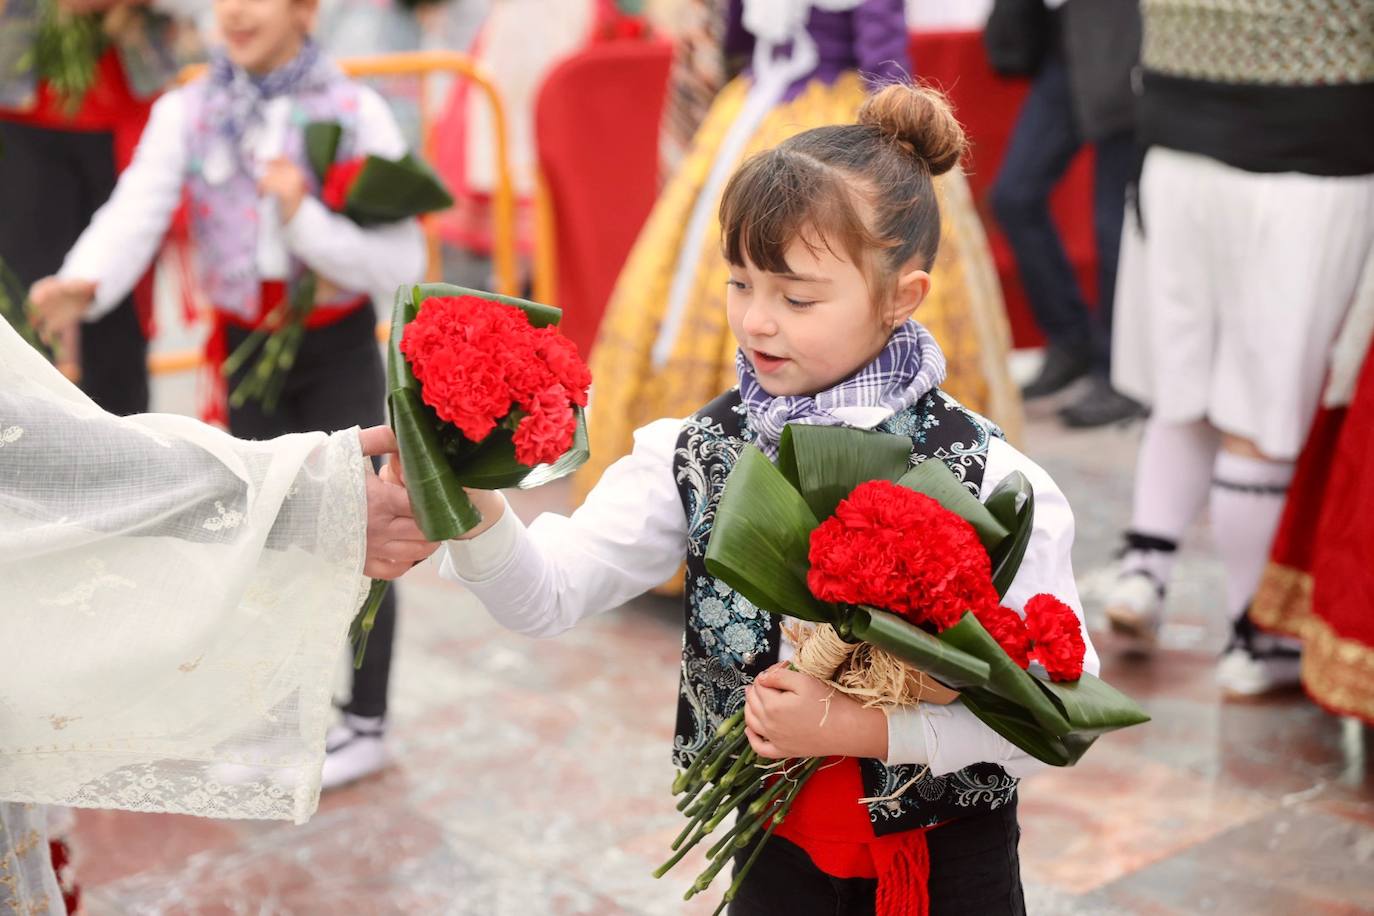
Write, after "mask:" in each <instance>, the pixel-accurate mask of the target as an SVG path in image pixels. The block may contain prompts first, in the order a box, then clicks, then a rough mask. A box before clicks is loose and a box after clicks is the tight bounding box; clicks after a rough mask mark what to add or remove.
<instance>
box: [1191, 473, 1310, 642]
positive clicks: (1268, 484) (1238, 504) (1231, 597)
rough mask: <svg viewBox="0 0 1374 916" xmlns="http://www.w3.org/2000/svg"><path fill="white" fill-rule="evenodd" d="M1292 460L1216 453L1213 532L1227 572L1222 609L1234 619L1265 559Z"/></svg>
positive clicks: (1280, 511)
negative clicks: (1224, 599) (1224, 602)
mask: <svg viewBox="0 0 1374 916" xmlns="http://www.w3.org/2000/svg"><path fill="white" fill-rule="evenodd" d="M1292 479H1293V463H1292V462H1289V461H1268V460H1265V459H1262V458H1247V457H1245V456H1242V455H1235V454H1232V453H1230V452H1222V453H1221V454H1219V455H1217V463H1216V472H1215V475H1214V477H1213V481H1212V500H1211V513H1212V531H1213V534H1214V537H1215V540H1216V547H1217V553H1218V554H1220V555H1221V563H1222V566H1223V567H1224V568H1225V570H1226V610H1227V613H1228V614H1229V615H1230V619H1231V620H1232V622H1234V621H1235V620H1236V619H1237V618H1239V617H1240V616H1241V614H1243V613H1244V612H1245V609H1246V608H1247V607H1249V605H1250V601H1251V600H1252V599H1253V598H1254V597H1255V590H1256V589H1257V588H1258V587H1259V583H1260V577H1261V576H1262V575H1263V574H1264V567H1265V564H1266V563H1267V562H1268V561H1269V550H1270V548H1271V547H1272V546H1273V543H1274V532H1276V531H1277V530H1278V527H1279V517H1280V516H1281V515H1282V514H1283V504H1284V500H1285V499H1286V498H1287V496H1288V484H1289V482H1290V481H1292Z"/></svg>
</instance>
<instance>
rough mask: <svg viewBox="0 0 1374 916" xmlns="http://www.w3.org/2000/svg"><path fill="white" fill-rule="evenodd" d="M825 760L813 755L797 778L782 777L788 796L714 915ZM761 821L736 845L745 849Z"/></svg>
mask: <svg viewBox="0 0 1374 916" xmlns="http://www.w3.org/2000/svg"><path fill="white" fill-rule="evenodd" d="M824 762H825V758H823V757H813V758H812V759H811V760H809V761H808V762H807V764H806V766H805V767H804V768H803V769H802V771H801V773H800V774H799V775H798V776H797V777H796V779H795V780H793V779H789V778H788V777H786V776H784V777H783V778H782V780H781V781H783V782H786V783H788V785H789V789H788V792H787V797H786V798H784V799H783V800H782V803H781V804H779V805H778V806H777V810H776V811H774V812H773V813H772V823H770V824H769V825H768V829H767V830H766V831H764V834H763V837H762V838H760V839H759V842H758V845H756V846H755V847H754V850H753V852H751V853H750V854H749V858H748V859H746V860H745V861H744V865H743V866H742V867H741V868H740V870H739V873H738V874H736V875H735V880H734V881H733V882H732V883H731V884H730V887H729V888H728V889H727V890H726V891H725V896H724V897H722V898H721V901H720V906H718V907H716V909H715V913H714V914H713V916H718V914H720V913H722V912H724V910H725V908H726V907H727V906H728V905H729V904H730V901H732V900H734V899H735V896H736V895H737V894H738V893H739V889H740V888H741V887H742V886H743V885H744V879H745V878H746V877H748V875H749V870H750V869H751V868H753V867H754V863H755V862H756V861H757V860H758V857H759V853H760V852H761V851H762V850H763V847H764V846H765V845H766V844H767V843H768V840H769V838H770V837H772V835H773V831H775V830H777V829H778V827H779V826H780V825H781V824H782V822H783V821H784V820H786V818H787V815H788V813H789V812H791V810H792V803H793V802H795V801H796V800H797V796H798V795H800V794H801V790H802V787H803V786H805V785H806V781H807V780H808V779H810V778H811V776H812V775H813V774H814V773H815V772H816V771H817V770H818V769H820V767H821V764H822V763H824ZM750 807H751V809H752V807H753V806H750ZM759 823H761V820H760V821H756V822H754V824H753V825H752V829H751V830H749V831H746V832H745V833H744V834H743V835H741V836H740V837H739V838H738V839H736V840H735V845H736V846H738V847H739V848H740V849H743V848H745V847H746V846H748V845H749V841H750V839H752V838H753V836H754V835H755V834H756V833H757V832H758V826H759ZM730 858H731V857H730V856H721V857H720V859H719V860H718V862H727V861H729V860H730ZM702 877H703V878H704V877H706V875H705V874H703V875H702ZM714 878H715V872H712V873H711V879H714ZM700 883H701V878H698V879H697V884H695V885H693V886H692V890H696V888H697V886H698V885H700ZM709 883H710V881H709V880H708V881H707V884H709ZM701 889H702V890H705V889H706V888H705V886H702V887H701ZM691 893H692V891H689V892H688V895H689V896H690V894H691Z"/></svg>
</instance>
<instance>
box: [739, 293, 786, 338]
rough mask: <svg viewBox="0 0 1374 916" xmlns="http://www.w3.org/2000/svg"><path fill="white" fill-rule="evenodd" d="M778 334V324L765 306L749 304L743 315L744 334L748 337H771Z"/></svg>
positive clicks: (757, 303) (755, 303) (756, 303)
mask: <svg viewBox="0 0 1374 916" xmlns="http://www.w3.org/2000/svg"><path fill="white" fill-rule="evenodd" d="M777 332H778V323H777V321H776V320H774V318H773V314H772V311H771V310H770V309H769V308H768V307H767V305H764V304H761V303H759V302H754V303H751V304H750V306H749V310H748V311H746V312H745V313H744V333H746V334H748V335H749V336H750V337H771V336H772V335H774V334H776V333H777Z"/></svg>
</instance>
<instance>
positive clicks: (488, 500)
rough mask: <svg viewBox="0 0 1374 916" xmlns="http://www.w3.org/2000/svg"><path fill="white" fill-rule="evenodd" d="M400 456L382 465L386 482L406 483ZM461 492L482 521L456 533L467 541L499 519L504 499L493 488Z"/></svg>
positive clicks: (461, 539)
mask: <svg viewBox="0 0 1374 916" xmlns="http://www.w3.org/2000/svg"><path fill="white" fill-rule="evenodd" d="M363 432H364V433H365V434H366V433H371V432H373V430H364V431H363ZM387 432H390V430H387ZM390 441H391V442H392V443H394V442H395V441H396V440H395V438H394V437H393V438H392V439H391V440H390ZM400 458H401V456H400V455H399V454H397V455H393V456H392V457H391V459H390V460H389V461H387V463H386V464H385V465H384V466H383V467H382V472H381V475H380V476H381V479H382V480H384V481H385V482H387V483H394V484H396V485H398V486H401V487H404V486H405V485H406V475H405V470H404V468H402V466H401V461H400ZM463 492H464V493H466V494H467V495H468V499H470V500H472V504H473V505H474V506H476V507H477V511H478V512H480V513H481V514H482V523H481V524H480V525H478V526H477V527H476V528H473V529H472V530H471V531H466V532H464V533H462V534H460V535H458V538H457V540H460V541H467V540H471V539H472V538H475V537H477V535H479V534H481V533H482V532H483V531H486V530H487V529H488V528H490V527H491V526H492V525H495V524H496V523H497V522H498V521H499V520H500V518H501V516H502V515H503V514H504V513H505V511H506V500H505V499H504V498H503V497H502V496H501V494H500V493H498V492H496V491H495V490H472V489H469V488H467V487H464V488H463Z"/></svg>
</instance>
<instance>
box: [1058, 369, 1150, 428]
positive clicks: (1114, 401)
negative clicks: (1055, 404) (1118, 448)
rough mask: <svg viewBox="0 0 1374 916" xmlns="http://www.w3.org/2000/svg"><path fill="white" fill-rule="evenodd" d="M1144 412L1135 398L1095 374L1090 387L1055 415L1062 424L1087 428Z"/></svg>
mask: <svg viewBox="0 0 1374 916" xmlns="http://www.w3.org/2000/svg"><path fill="white" fill-rule="evenodd" d="M1144 413H1145V409H1144V408H1143V407H1141V405H1140V402H1139V401H1135V400H1133V399H1131V398H1128V397H1126V395H1124V394H1122V393H1121V392H1119V391H1117V390H1116V389H1115V388H1113V387H1112V386H1111V383H1109V382H1108V381H1107V380H1106V379H1105V378H1102V377H1101V376H1095V377H1094V378H1093V381H1092V387H1091V388H1090V389H1088V391H1087V392H1086V393H1085V394H1084V395H1083V397H1081V398H1079V399H1078V401H1076V402H1075V403H1073V404H1070V405H1069V406H1068V407H1065V408H1064V409H1063V410H1061V411H1059V418H1060V419H1061V420H1063V421H1064V425H1065V426H1071V427H1074V428H1075V429H1087V428H1089V427H1093V426H1106V425H1107V424H1109V423H1121V422H1125V421H1128V420H1134V419H1135V418H1137V417H1139V416H1142V415H1143V414H1144Z"/></svg>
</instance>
